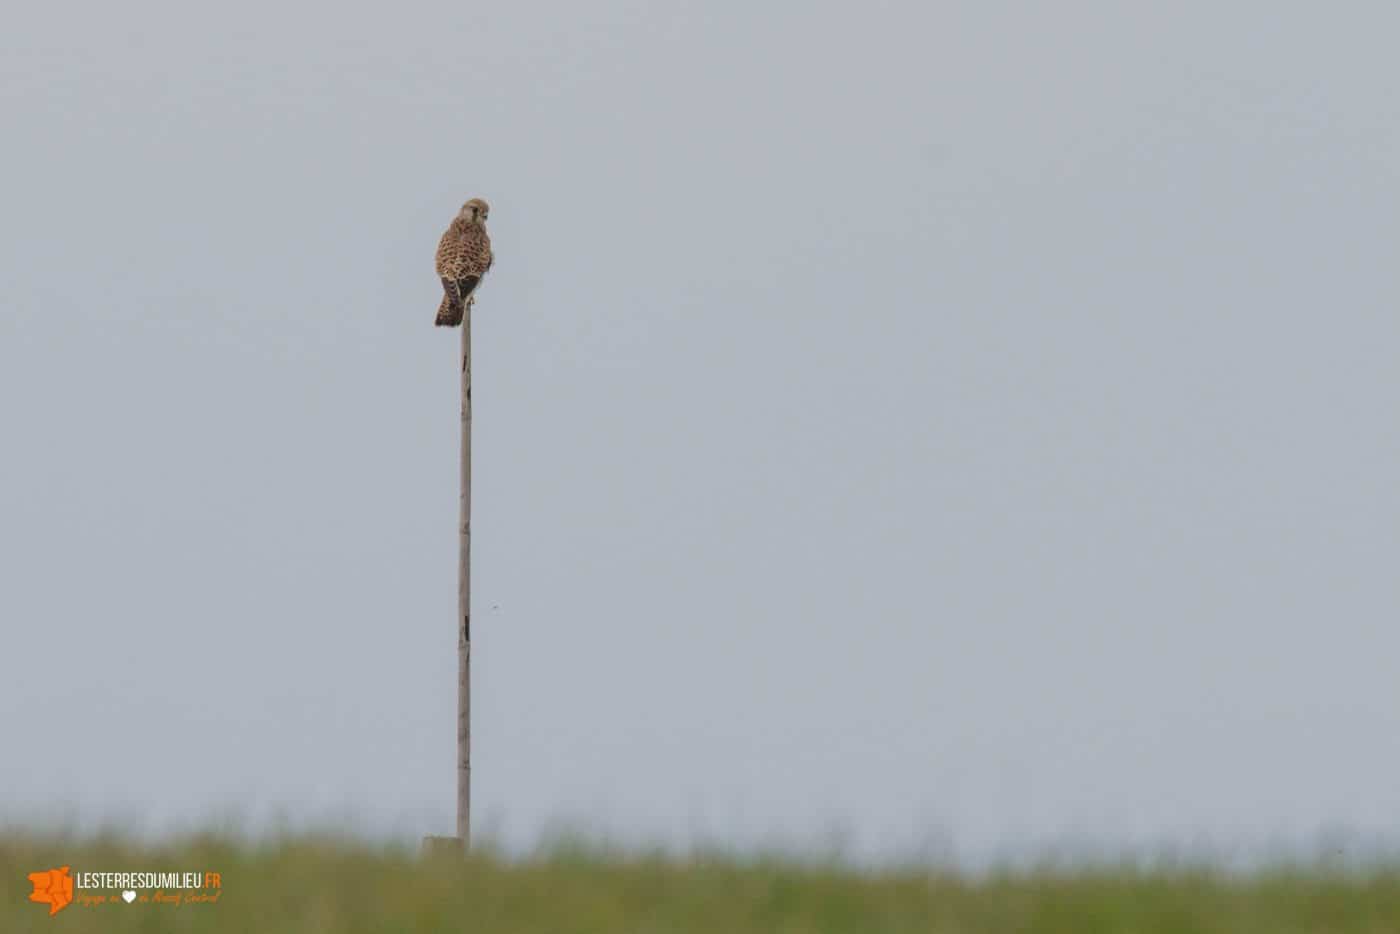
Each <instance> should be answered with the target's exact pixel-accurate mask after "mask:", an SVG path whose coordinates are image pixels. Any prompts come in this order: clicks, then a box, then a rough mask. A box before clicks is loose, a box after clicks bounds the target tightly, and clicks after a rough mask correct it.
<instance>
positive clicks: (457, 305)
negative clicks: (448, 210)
mask: <svg viewBox="0 0 1400 934" xmlns="http://www.w3.org/2000/svg"><path fill="white" fill-rule="evenodd" d="M490 210H491V208H490V206H489V205H487V203H486V202H485V201H482V200H481V199H480V198H473V199H471V200H470V201H468V202H467V203H466V204H464V205H462V210H460V211H458V212H457V216H456V217H454V218H452V223H451V224H449V225H448V227H447V232H446V233H444V234H443V235H442V239H441V240H440V241H438V248H437V274H438V276H439V278H441V279H442V291H443V293H444V294H443V296H442V304H441V305H439V306H438V313H437V320H436V321H435V322H433V323H434V324H442V325H446V326H447V327H456V326H457V325H459V324H461V323H462V315H463V313H465V311H466V308H467V306H468V305H470V304H471V303H472V301H473V298H472V292H473V291H475V289H476V286H477V283H478V282H480V281H481V277H482V276H484V275H486V270H488V269H490V268H491V238H490V237H488V236H487V235H486V215H487V213H488V212H490Z"/></svg>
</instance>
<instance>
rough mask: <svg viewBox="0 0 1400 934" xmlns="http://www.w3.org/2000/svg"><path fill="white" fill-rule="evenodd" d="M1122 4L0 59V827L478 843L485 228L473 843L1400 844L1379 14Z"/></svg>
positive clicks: (512, 9)
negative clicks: (453, 831) (472, 372)
mask: <svg viewBox="0 0 1400 934" xmlns="http://www.w3.org/2000/svg"><path fill="white" fill-rule="evenodd" d="M584 6H588V7H589V8H590V9H588V10H585V9H584ZM814 6H815V7H816V8H815V9H814ZM1145 6H1146V5H1142V4H1134V5H1128V4H1117V3H1106V2H1105V3H1070V4H1054V5H1049V4H1040V5H1031V4H1024V5H1020V4H1018V5H1010V4H989V3H981V2H967V3H940V4H933V5H929V4H913V3H909V4H897V3H874V4H861V5H852V4H817V5H813V4H806V3H803V4H797V3H770V4H763V5H757V4H752V5H751V4H747V3H718V2H703V3H700V2H696V3H655V4H652V3H642V2H634V3H615V2H609V3H594V4H589V5H582V4H564V3H548V4H525V3H520V4H507V3H495V4H489V5H488V4H468V3H460V2H458V3H451V4H447V3H439V4H424V5H417V6H415V5H411V4H403V5H396V6H394V7H393V8H392V10H391V9H390V8H388V7H384V6H382V5H380V6H378V7H375V8H373V9H371V8H370V7H368V6H365V7H356V6H354V5H346V4H339V3H338V4H324V5H315V7H313V5H312V4H301V5H290V6H284V5H282V4H266V5H264V4H256V3H249V4H237V5H228V4H224V5H219V6H218V7H217V8H216V7H208V6H205V5H193V6H192V5H189V4H173V3H172V4H142V3H135V4H123V5H119V6H112V5H101V6H99V5H95V4H94V5H90V8H88V9H84V10H81V11H79V10H76V9H71V8H68V7H58V6H55V5H47V6H44V5H35V4H31V5H28V6H27V7H26V8H25V9H24V10H23V11H17V12H16V13H14V14H13V15H12V16H11V18H10V19H11V26H10V27H7V29H6V30H5V32H4V34H3V35H0V118H2V120H3V126H4V140H5V142H4V147H3V153H4V154H3V163H4V167H5V168H4V171H3V173H0V196H3V205H4V211H3V215H2V216H0V264H2V265H3V274H2V275H0V399H3V402H0V419H2V420H3V442H0V444H3V457H0V568H3V585H0V629H3V644H4V649H3V651H0V738H3V741H4V745H5V749H6V753H5V755H3V756H0V762H2V763H3V764H0V812H7V813H9V814H11V815H19V816H21V817H25V816H30V817H32V816H34V815H52V814H56V813H62V812H64V811H65V810H67V809H75V810H76V812H77V813H78V814H80V815H82V816H83V818H84V819H87V820H94V819H99V818H101V817H104V816H108V815H122V816H126V817H131V818H134V819H137V820H139V821H142V822H145V823H148V824H164V823H168V822H171V821H180V820H187V819H191V818H195V817H198V816H200V815H204V814H208V813H210V812H211V811H213V810H214V809H216V808H219V807H223V806H225V805H228V804H237V805H239V806H242V807H245V808H251V809H254V810H258V809H269V808H277V807H284V808H289V809H291V810H293V811H295V812H297V813H302V814H312V815H315V814H325V813H329V812H332V811H340V810H344V811H349V812H353V813H355V814H357V815H359V816H360V817H361V818H362V819H364V820H366V821H369V822H371V823H373V824H375V825H376V826H391V827H394V828H397V829H399V830H402V831H403V832H405V833H411V834H416V833H423V832H446V831H447V830H448V829H449V828H450V826H451V805H452V789H453V746H452V744H453V736H454V733H453V716H454V703H455V702H454V694H453V691H454V683H455V656H454V646H455V643H454V633H453V625H452V618H453V610H454V603H455V599H456V598H455V570H454V568H455V561H456V558H455V530H454V523H455V516H456V499H455V497H456V443H457V442H456V435H455V432H456V424H457V423H456V399H455V388H454V387H455V376H456V374H455V370H454V365H453V361H454V355H455V335H453V334H448V333H444V332H443V331H440V330H435V329H434V328H433V327H432V326H431V322H432V317H433V312H434V310H435V308H436V306H437V301H438V285H437V282H436V280H435V278H434V276H433V270H432V252H433V248H434V246H435V245H436V240H437V237H438V235H439V234H440V233H441V230H442V228H443V227H444V226H445V224H446V223H447V221H448V220H449V219H450V218H451V216H452V213H453V212H454V211H455V210H456V208H457V206H458V205H459V204H460V203H461V202H462V201H463V200H464V199H466V198H467V197H470V196H473V195H479V196H483V197H486V198H487V199H489V200H490V202H491V205H492V215H491V221H492V227H491V230H492V236H493V239H494V241H495V245H496V253H497V261H496V266H495V268H494V269H493V271H492V273H491V275H490V277H489V278H488V280H487V281H486V283H485V284H484V285H483V287H482V290H481V293H480V302H479V304H478V306H477V308H478V310H477V314H476V319H475V328H474V334H475V337H476V358H477V359H476V388H475V401H476V430H477V434H476V444H477V453H476V463H475V483H476V487H475V490H476V500H475V522H474V530H473V531H474V543H475V554H474V559H475V562H474V583H475V586H476V593H475V599H476V602H475V617H476V619H475V622H476V625H475V626H474V633H473V635H474V653H475V657H474V660H475V668H474V674H475V686H476V694H475V712H476V719H475V739H476V747H475V753H476V759H475V762H476V772H475V779H476V784H475V790H476V799H475V800H476V806H477V809H478V813H479V815H480V816H481V819H482V822H483V823H486V824H492V825H494V826H495V827H496V829H497V830H499V831H500V832H501V833H503V834H505V835H506V836H507V837H508V838H511V839H516V840H527V839H530V838H531V837H532V836H533V835H534V834H535V833H536V832H537V831H538V829H539V827H540V826H541V825H542V824H543V823H544V822H546V821H547V820H549V819H551V818H559V817H568V818H586V819H587V820H588V821H590V822H593V823H594V824H595V825H596V826H599V827H603V828H608V829H610V830H611V831H613V832H614V833H617V834H620V835H624V836H628V837H637V838H667V839H680V838H686V837H688V836H689V835H693V834H697V833H699V834H705V835H708V836H711V837H719V838H722V839H727V840H731V841H736V842H753V841H758V840H762V839H765V838H767V837H768V836H769V835H772V834H779V835H788V836H793V835H799V836H800V835H805V834H818V833H821V832H823V831H825V830H827V829H829V828H831V827H833V826H836V825H838V824H839V825H843V826H845V827H847V828H848V829H850V830H851V831H852V832H853V833H854V834H855V835H856V837H857V838H858V839H859V840H860V841H861V845H863V846H868V847H870V848H873V849H875V850H881V849H885V850H888V849H891V848H893V847H895V846H897V845H903V842H901V841H906V842H907V841H909V840H914V839H917V838H918V837H919V836H920V835H921V834H924V833H927V832H939V833H944V834H947V835H949V836H951V837H952V838H953V839H954V840H955V841H956V842H957V845H958V846H959V847H961V848H963V849H964V850H965V851H977V850H986V849H988V848H995V847H999V846H1004V845H1010V844H1011V842H1013V841H1014V842H1015V845H1018V846H1025V847H1032V846H1035V845H1038V843H1041V842H1044V841H1047V840H1051V839H1054V838H1055V837H1057V836H1058V835H1063V834H1088V835H1092V836H1096V837H1099V838H1102V839H1106V840H1111V841H1115V842H1120V843H1126V844H1133V843H1135V842H1141V841H1144V840H1156V839H1162V838H1171V839H1191V838H1193V837H1194V836H1195V835H1198V834H1201V833H1206V834H1209V835H1210V836H1211V837H1212V838H1214V839H1220V840H1226V841H1236V840H1254V839H1259V838H1262V837H1265V836H1268V835H1270V834H1284V835H1288V834H1297V835H1306V834H1309V833H1312V832H1313V831H1314V830H1316V829H1317V828H1319V827H1324V826H1329V825H1345V826H1351V827H1355V828H1358V829H1361V830H1364V831H1366V832H1375V833H1379V834H1385V835H1394V834H1395V832H1396V831H1397V830H1400V827H1398V826H1397V823H1398V821H1397V818H1396V815H1397V814H1400V747H1397V744H1396V742H1395V736H1396V735H1397V728H1400V687H1397V685H1396V680H1395V670H1396V661H1395V658H1396V653H1397V650H1398V649H1400V636H1397V634H1396V630H1395V624H1396V611H1397V608H1400V574H1397V559H1400V487H1397V483H1396V478H1397V477H1400V429H1397V424H1400V422H1397V411H1396V410H1397V405H1400V369H1397V367H1396V360H1397V352H1398V351H1400V347H1398V346H1397V345H1398V344H1400V316H1398V315H1397V307H1398V305H1400V272H1397V270H1400V266H1397V263H1396V249H1397V243H1400V220H1397V218H1400V178H1397V172H1398V171H1400V170H1398V169H1397V167H1398V166H1400V117H1397V114H1400V107H1397V100H1396V95H1397V92H1396V88H1397V87H1398V86H1400V65H1397V64H1396V59H1395V56H1394V37H1395V35H1396V32H1397V29H1400V12H1397V11H1396V8H1395V7H1394V5H1393V4H1381V3H1356V4H1348V5H1346V7H1345V10H1344V11H1343V10H1342V9H1341V8H1336V9H1324V7H1323V6H1321V5H1318V4H1303V3H1267V4H1266V3H1248V2H1241V3H1232V4H1219V3H1205V2H1183V3H1175V4H1157V5H1155V6H1156V7H1157V9H1155V10H1153V9H1146V8H1145Z"/></svg>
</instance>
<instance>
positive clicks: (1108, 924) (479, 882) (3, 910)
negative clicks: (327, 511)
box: [0, 834, 1400, 934]
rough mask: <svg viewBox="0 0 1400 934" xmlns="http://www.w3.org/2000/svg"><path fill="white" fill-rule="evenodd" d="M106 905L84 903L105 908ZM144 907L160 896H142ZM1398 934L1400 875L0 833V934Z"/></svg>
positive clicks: (286, 840) (1393, 872) (1399, 921)
mask: <svg viewBox="0 0 1400 934" xmlns="http://www.w3.org/2000/svg"><path fill="white" fill-rule="evenodd" d="M64 865H68V866H71V867H72V870H71V872H72V873H77V872H80V871H113V872H116V871H133V872H136V871H178V872H183V871H198V872H217V873H219V876H220V883H221V885H220V887H219V888H218V889H213V888H212V887H211V888H209V889H205V890H203V891H204V894H206V895H209V896H213V895H217V900H214V901H196V902H188V901H182V902H181V903H179V904H176V903H174V902H163V903H156V902H154V901H146V902H142V901H135V902H133V903H126V902H124V901H121V900H120V897H119V896H117V897H114V898H109V899H108V900H107V901H106V902H105V903H102V904H84V903H82V901H81V900H79V899H75V901H74V902H73V903H72V904H70V905H68V906H67V907H65V908H64V909H62V910H61V911H60V912H59V913H57V914H56V915H54V916H52V917H50V915H49V913H48V906H46V905H41V904H37V903H34V902H31V901H29V893H30V892H31V890H32V886H31V885H30V883H29V880H28V874H29V873H32V872H38V871H44V870H49V869H55V868H58V867H60V866H64ZM95 894H98V893H95V892H93V891H92V890H88V891H86V892H84V891H82V890H78V891H76V892H75V895H77V896H86V897H87V898H88V899H91V898H92V896H93V895H95ZM142 894H145V895H147V896H148V897H149V896H150V895H151V894H152V893H149V892H143V893H142ZM31 931H32V932H43V931H85V932H87V931H90V932H103V934H107V932H113V934H115V932H123V931H132V932H151V934H153V932H161V931H213V932H229V934H233V932H237V934H280V932H291V931H296V932H366V934H368V932H430V931H465V932H475V931H481V932H492V934H515V932H549V934H567V932H635V934H660V932H671V931H674V932H700V931H704V932H713V934H746V932H765V934H770V932H780V934H799V932H809V931H810V932H838V931H839V932H860V934H878V932H904V931H909V932H913V931H920V932H924V931H934V932H942V931H946V932H950V934H951V932H959V934H976V932H993V931H996V932H1002V931H1005V932H1056V934H1061V932H1063V934H1096V932H1109V931H1113V932H1119V931H1121V932H1140V934H1167V932H1220V934H1252V932H1259V934H1293V932H1298V934H1303V932H1309V934H1312V932H1316V934H1324V932H1326V934H1341V932H1366V934H1382V932H1400V872H1396V871H1379V870H1378V871H1376V872H1373V873H1371V874H1367V875H1355V874H1351V875H1341V874H1333V873H1327V872H1321V871H1319V872H1304V871H1298V870H1292V871H1288V872H1282V871H1280V872H1275V873H1266V874H1262V875H1259V876H1255V877H1252V878H1248V879H1226V878H1223V877H1220V876H1217V875H1213V874H1210V873H1207V872H1203V871H1184V870H1183V871H1168V872H1139V871H1127V870H1124V871H1110V870H1094V871H1084V872H1079V873H1062V874H1053V873H1023V874H1018V875H1010V876H1004V877H998V876H995V875H994V876H991V877H988V878H985V879H979V880H976V881H973V880H965V879H958V878H953V877H948V876H943V875H930V874H928V873H926V872H916V871H905V872H892V873H889V874H880V875H874V874H860V873H854V872H849V871H842V870H839V869H837V868H833V867H826V868H823V867H821V866H818V865H797V864H793V863H786V864H785V863H782V862H778V861H768V860H763V859H739V858H731V857H695V858H691V859H686V860H680V859H674V858H673V859H667V858H662V857H645V856H623V855H618V856H608V855H604V854H599V853H588V852H586V851H585V850H582V849H578V848H572V849H571V848H568V847H562V848H555V849H554V850H552V851H551V852H549V853H547V854H545V855H541V856H539V857H537V858H534V859H529V860H506V859H502V858H499V857H497V856H493V855H491V854H489V853H474V854H473V856H472V857H471V858H470V859H468V860H466V861H465V862H464V861H462V860H460V859H458V860H453V859H444V858H433V859H426V860H425V859H420V858H419V857H418V856H417V854H416V853H414V852H412V851H409V850H406V849H393V848H386V847H380V846H374V845H371V844H363V843H353V842H349V843H347V842H344V841H342V842H334V841H328V840H324V839H317V838H310V837H301V838H289V839H284V840H280V841H275V842H268V843H263V844H244V845H235V844H233V843H230V842H228V841H227V840H222V839H218V838H212V837H210V838H202V837H193V838H188V839H185V840H182V841H179V842H173V843H170V844H168V845H138V844H134V843H131V842H127V841H123V840H121V839H117V838H111V839H103V838H97V839H86V840H74V839H69V838H45V837H42V836H32V835H25V834H19V835H16V834H8V835H4V836H0V932H4V934H25V932H31Z"/></svg>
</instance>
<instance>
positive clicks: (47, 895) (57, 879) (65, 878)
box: [29, 866, 73, 918]
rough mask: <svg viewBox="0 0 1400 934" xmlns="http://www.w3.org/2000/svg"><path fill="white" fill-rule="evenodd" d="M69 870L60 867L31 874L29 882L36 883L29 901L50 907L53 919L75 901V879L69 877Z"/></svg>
mask: <svg viewBox="0 0 1400 934" xmlns="http://www.w3.org/2000/svg"><path fill="white" fill-rule="evenodd" d="M69 868H70V867H68V866H60V867H59V868H58V869H50V870H49V871H48V872H31V873H30V874H29V881H30V882H32V883H34V891H32V892H30V893H29V900H30V901H31V902H39V903H41V904H44V905H48V906H49V917H51V918H52V917H53V916H54V915H56V914H58V913H59V912H60V911H62V910H63V909H65V908H67V907H68V906H69V904H71V903H72V901H73V877H72V876H70V875H68V870H69Z"/></svg>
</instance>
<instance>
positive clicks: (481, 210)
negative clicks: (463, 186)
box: [457, 198, 491, 225]
mask: <svg viewBox="0 0 1400 934" xmlns="http://www.w3.org/2000/svg"><path fill="white" fill-rule="evenodd" d="M490 212H491V206H490V205H489V204H487V203H486V202H485V201H482V200H481V199H480V198H473V199H471V200H470V201H468V202H467V203H466V204H464V205H462V210H460V211H458V212H457V216H458V217H459V218H460V219H462V220H464V221H466V222H467V223H468V224H477V225H481V224H485V223H486V215H487V214H489V213H490Z"/></svg>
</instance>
